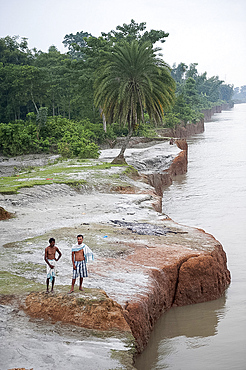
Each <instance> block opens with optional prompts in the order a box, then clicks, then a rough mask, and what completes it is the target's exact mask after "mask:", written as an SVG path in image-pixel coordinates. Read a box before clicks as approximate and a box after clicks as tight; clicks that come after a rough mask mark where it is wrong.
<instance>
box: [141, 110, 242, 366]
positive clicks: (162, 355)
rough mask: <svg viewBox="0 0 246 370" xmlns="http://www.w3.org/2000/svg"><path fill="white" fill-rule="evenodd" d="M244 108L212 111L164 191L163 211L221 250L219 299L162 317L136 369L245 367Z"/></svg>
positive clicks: (177, 309)
mask: <svg viewBox="0 0 246 370" xmlns="http://www.w3.org/2000/svg"><path fill="white" fill-rule="evenodd" d="M245 142H246V104H241V105H235V107H234V108H233V109H231V110H229V111H223V112H222V113H220V114H215V115H214V116H213V118H212V121H211V122H208V123H206V124H205V132H204V133H203V134H200V135H196V136H194V137H192V138H191V139H190V140H188V145H189V153H188V158H189V165H188V172H187V174H185V175H182V176H179V177H178V178H177V179H176V180H175V181H174V182H173V184H172V185H171V186H170V187H169V188H168V189H166V191H165V192H164V197H163V212H164V213H166V214H168V215H169V216H170V217H171V218H172V219H174V220H175V221H177V222H179V223H181V224H185V225H189V226H195V227H198V228H202V229H204V230H205V231H206V232H208V233H211V234H212V235H214V236H215V237H216V239H218V240H219V241H220V242H221V243H222V245H223V247H224V250H225V251H226V253H227V258H228V267H229V269H230V271H231V275H232V282H231V285H230V287H229V289H228V290H227V292H226V294H225V295H224V296H223V297H221V298H220V299H218V300H215V301H212V302H207V303H203V304H197V305H191V306H186V307H177V308H173V309H171V310H170V311H169V312H168V313H166V314H164V315H163V316H162V317H161V318H160V320H159V321H158V322H157V324H156V327H155V329H154V331H153V332H152V335H151V338H150V341H149V344H148V347H147V348H146V350H145V351H144V352H143V353H142V355H141V356H140V357H139V358H138V359H137V361H136V367H137V369H138V370H157V369H158V370H161V369H169V370H197V369H199V370H207V369H216V370H220V369H221V370H222V369H223V370H231V369H234V370H235V369H237V370H243V369H246V351H245V348H246V289H245V282H246V268H245V266H246V253H245V246H246V243H245V242H246V227H245V225H246V146H245Z"/></svg>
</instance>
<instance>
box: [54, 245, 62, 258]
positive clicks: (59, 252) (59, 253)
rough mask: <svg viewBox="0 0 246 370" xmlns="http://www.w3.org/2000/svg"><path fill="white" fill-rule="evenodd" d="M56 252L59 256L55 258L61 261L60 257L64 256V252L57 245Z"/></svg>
mask: <svg viewBox="0 0 246 370" xmlns="http://www.w3.org/2000/svg"><path fill="white" fill-rule="evenodd" d="M56 252H57V253H58V258H55V260H56V261H59V259H60V258H61V256H62V253H61V251H60V250H59V249H58V248H57V247H56Z"/></svg>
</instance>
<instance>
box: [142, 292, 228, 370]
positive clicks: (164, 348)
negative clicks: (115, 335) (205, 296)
mask: <svg viewBox="0 0 246 370" xmlns="http://www.w3.org/2000/svg"><path fill="white" fill-rule="evenodd" d="M225 314H226V296H225V295H224V296H223V297H221V298H219V299H217V300H215V301H211V302H205V303H199V304H195V305H189V306H184V307H173V308H171V309H170V310H169V311H168V312H167V313H165V314H164V315H162V317H161V318H160V319H159V320H158V321H157V323H156V325H155V327H154V330H153V332H152V333H151V337H150V340H149V343H148V346H147V349H146V351H145V352H144V353H143V354H142V355H141V356H139V357H138V358H137V360H136V365H135V366H136V368H137V369H139V370H145V369H146V370H147V369H148V370H149V369H158V368H159V367H158V366H159V365H160V364H159V365H158V363H157V362H156V360H157V359H158V361H161V364H162V365H161V366H164V365H165V361H166V360H167V358H168V357H170V356H174V355H175V353H176V351H177V350H178V351H180V350H182V348H180V347H183V349H184V348H186V349H190V350H192V349H198V348H200V347H203V346H206V345H208V344H209V343H210V337H212V336H215V335H216V334H217V333H218V325H219V323H220V321H221V320H222V319H223V318H224V317H225ZM156 343H159V346H157V345H156ZM153 364H155V365H154V367H151V366H153ZM165 368H166V367H165V366H164V367H160V369H165ZM168 368H170V367H168Z"/></svg>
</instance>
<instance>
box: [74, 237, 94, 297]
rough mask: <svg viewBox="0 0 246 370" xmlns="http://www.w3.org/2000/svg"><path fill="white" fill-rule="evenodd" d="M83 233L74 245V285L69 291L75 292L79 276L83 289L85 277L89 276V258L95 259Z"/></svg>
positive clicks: (80, 288)
mask: <svg viewBox="0 0 246 370" xmlns="http://www.w3.org/2000/svg"><path fill="white" fill-rule="evenodd" d="M83 239H84V237H83V235H81V234H79V235H78V236H77V241H78V243H77V244H75V245H74V246H73V247H72V263H73V277H72V286H71V290H70V292H69V293H73V292H74V285H75V282H76V278H77V277H78V276H79V277H80V280H79V290H83V288H82V284H83V278H84V277H87V276H88V273H87V267H86V262H87V261H88V260H89V259H92V260H93V253H92V251H91V249H90V248H89V247H88V246H87V245H86V244H84V243H83Z"/></svg>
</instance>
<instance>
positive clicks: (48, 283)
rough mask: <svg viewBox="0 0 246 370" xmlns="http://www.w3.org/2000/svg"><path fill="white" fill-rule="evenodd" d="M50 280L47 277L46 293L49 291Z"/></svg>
mask: <svg viewBox="0 0 246 370" xmlns="http://www.w3.org/2000/svg"><path fill="white" fill-rule="evenodd" d="M49 282H50V279H49V278H47V280H46V286H47V289H46V293H49Z"/></svg>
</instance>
